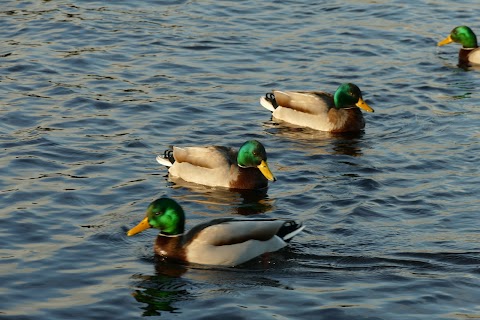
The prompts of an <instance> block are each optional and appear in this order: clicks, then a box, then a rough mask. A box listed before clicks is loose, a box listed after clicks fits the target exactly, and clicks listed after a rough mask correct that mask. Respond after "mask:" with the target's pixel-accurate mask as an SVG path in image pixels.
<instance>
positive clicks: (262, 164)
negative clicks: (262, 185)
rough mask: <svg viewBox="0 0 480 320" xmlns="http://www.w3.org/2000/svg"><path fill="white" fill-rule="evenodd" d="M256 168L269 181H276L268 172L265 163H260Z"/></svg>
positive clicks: (263, 161) (268, 169)
mask: <svg viewBox="0 0 480 320" xmlns="http://www.w3.org/2000/svg"><path fill="white" fill-rule="evenodd" d="M257 168H258V169H259V170H260V172H261V173H262V174H263V175H264V176H265V178H267V179H268V180H270V181H275V180H277V179H276V178H275V176H274V175H273V173H272V172H271V171H270V168H269V167H268V164H267V161H265V160H262V162H261V163H260V164H259V165H258V166H257Z"/></svg>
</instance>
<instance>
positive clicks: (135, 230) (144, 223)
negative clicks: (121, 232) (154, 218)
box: [127, 217, 151, 236]
mask: <svg viewBox="0 0 480 320" xmlns="http://www.w3.org/2000/svg"><path fill="white" fill-rule="evenodd" d="M148 228H151V226H150V223H148V218H147V217H145V219H143V220H142V221H140V223H139V224H137V225H136V226H135V227H133V228H132V229H130V230H129V231H128V232H127V236H133V235H135V234H137V233H140V232H142V231H143V230H146V229H148Z"/></svg>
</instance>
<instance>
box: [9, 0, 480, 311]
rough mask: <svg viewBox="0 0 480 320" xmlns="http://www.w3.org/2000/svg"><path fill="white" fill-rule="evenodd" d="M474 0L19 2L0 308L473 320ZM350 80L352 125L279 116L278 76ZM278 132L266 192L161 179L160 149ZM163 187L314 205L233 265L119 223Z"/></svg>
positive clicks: (196, 204)
mask: <svg viewBox="0 0 480 320" xmlns="http://www.w3.org/2000/svg"><path fill="white" fill-rule="evenodd" d="M479 9H480V5H479V4H478V1H477V0H461V1H456V2H455V3H452V2H451V1H446V0H440V1H413V0H412V1H403V2H392V1H382V0H379V1H369V0H363V1H362V0H359V1H301V2H298V1H281V2H277V1H251V0H246V1H153V0H149V1H147V0H145V1H135V2H133V1H111V2H110V1H109V2H104V1H62V0H59V1H7V2H4V3H3V4H2V8H1V10H0V26H1V30H2V32H1V33H0V37H1V41H2V43H3V45H2V47H1V48H0V68H1V72H0V94H1V97H2V99H1V101H2V102H1V104H0V146H1V148H2V151H3V156H2V157H1V159H0V174H1V180H0V201H1V203H2V206H1V208H0V283H1V287H0V294H1V296H0V317H1V318H2V319H49V320H50V319H100V318H103V319H136V318H142V317H144V316H153V317H159V318H164V319H172V318H178V319H212V318H216V319H218V318H221V317H225V318H228V319H402V320H403V319H474V318H480V303H479V301H480V298H479V297H480V267H479V265H480V244H479V243H480V236H479V231H480V228H479V218H480V216H479V210H478V208H479V207H480V201H479V197H478V194H479V193H480V172H479V170H478V163H479V162H480V161H479V160H480V159H479V157H480V131H479V129H478V127H479V123H480V103H479V98H480V94H479V90H478V88H479V87H480V71H479V70H475V69H467V70H463V69H460V68H458V67H457V65H456V64H457V52H458V49H459V46H458V45H457V44H450V45H448V46H445V47H441V48H438V47H437V46H436V43H437V42H438V41H439V40H441V39H443V38H444V37H445V36H447V35H448V34H449V32H450V30H451V29H452V28H454V27H455V26H457V25H469V26H470V27H471V28H472V29H473V30H474V31H476V32H477V34H479V35H480V23H479V21H478V12H479ZM341 82H353V83H355V84H357V85H358V86H359V87H360V88H361V89H362V91H363V96H364V98H365V100H366V101H367V102H368V103H369V104H370V105H371V106H372V107H373V108H374V109H375V110H376V112H375V113H373V114H371V113H369V114H365V118H366V122H367V125H366V128H365V130H364V131H363V132H361V133H359V134H355V135H331V134H328V133H321V132H316V131H313V130H308V129H302V128H294V127H289V126H287V125H285V124H279V123H276V122H274V121H272V119H271V116H270V114H269V113H268V111H266V110H265V109H263V108H262V107H261V106H260V105H259V103H258V99H259V97H260V96H261V95H263V94H264V93H265V92H267V91H270V90H271V89H291V90H295V89H302V90H324V91H328V92H333V91H334V90H335V89H336V88H337V87H338V85H339V84H340V83H341ZM252 138H254V139H258V140H260V141H262V142H263V144H264V145H265V146H266V149H267V153H268V156H269V164H270V167H271V169H272V171H273V172H274V173H275V175H276V176H277V178H278V181H277V182H275V183H273V184H271V186H270V188H269V189H268V190H266V192H263V193H237V192H230V191H228V190H218V189H212V188H206V187H201V186H194V185H188V184H186V185H177V184H174V183H173V182H170V181H169V180H168V178H167V175H166V173H167V172H166V170H165V169H164V168H162V167H161V166H159V165H158V164H157V163H156V161H155V155H156V154H157V153H161V152H162V151H163V150H164V149H166V148H167V147H168V146H170V145H184V146H188V145H205V144H221V145H228V146H237V147H238V146H240V145H241V144H242V143H243V142H244V141H246V140H248V139H252ZM162 195H166V196H169V197H172V198H174V199H176V200H177V201H178V202H180V203H181V204H182V206H183V207H184V209H185V211H186V213H187V216H188V221H187V224H188V227H190V226H192V225H194V224H195V223H198V222H200V221H204V220H206V219H209V218H212V217H220V216H238V215H255V216H268V217H288V218H294V219H298V220H302V221H304V223H305V225H306V226H307V229H306V230H305V232H303V233H302V234H300V235H299V236H297V237H296V238H295V239H294V240H293V241H292V243H291V245H290V246H289V247H288V248H286V249H285V250H281V251H279V252H276V253H274V254H271V255H269V256H268V257H266V258H259V259H255V260H253V261H250V262H248V263H246V264H244V265H242V266H239V267H236V268H211V267H199V266H180V265H175V264H166V263H162V262H159V261H156V260H155V258H154V255H153V249H152V246H153V240H154V238H155V231H153V230H151V231H147V232H144V233H142V234H140V235H138V236H135V237H129V238H127V237H126V234H125V233H126V231H127V230H128V229H129V228H131V227H132V226H134V225H135V224H136V223H137V222H138V221H139V220H140V219H141V218H142V217H143V215H144V211H145V209H146V207H147V205H148V203H149V202H150V201H152V200H154V199H155V198H157V197H159V196H162Z"/></svg>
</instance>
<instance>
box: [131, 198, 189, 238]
mask: <svg viewBox="0 0 480 320" xmlns="http://www.w3.org/2000/svg"><path fill="white" fill-rule="evenodd" d="M148 228H157V229H159V230H160V231H161V232H162V233H164V234H169V235H177V234H182V233H183V232H184V231H185V213H184V212H183V209H182V207H181V206H180V205H179V204H178V203H177V202H176V201H175V200H172V199H170V198H160V199H157V200H155V201H153V202H152V203H150V205H149V206H148V208H147V212H146V217H145V219H143V220H142V221H141V222H140V223H139V224H138V225H137V226H136V227H134V228H132V229H130V231H128V233H127V235H128V236H133V235H134V234H137V233H139V232H142V231H143V230H145V229H148Z"/></svg>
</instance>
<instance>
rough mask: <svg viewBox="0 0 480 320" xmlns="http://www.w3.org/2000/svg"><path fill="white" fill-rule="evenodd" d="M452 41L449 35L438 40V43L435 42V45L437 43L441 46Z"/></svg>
mask: <svg viewBox="0 0 480 320" xmlns="http://www.w3.org/2000/svg"><path fill="white" fill-rule="evenodd" d="M452 42H453V40H452V37H451V36H450V35H449V36H448V37H446V38H445V39H443V40H442V41H440V42H439V43H437V45H438V46H439V47H441V46H444V45H446V44H449V43H452Z"/></svg>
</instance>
